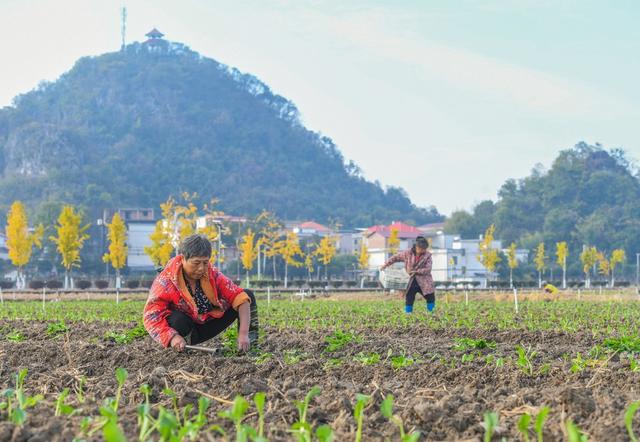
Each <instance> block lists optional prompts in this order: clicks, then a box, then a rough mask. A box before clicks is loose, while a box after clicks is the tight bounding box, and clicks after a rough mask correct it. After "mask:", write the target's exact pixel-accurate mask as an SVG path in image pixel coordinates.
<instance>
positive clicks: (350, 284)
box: [344, 281, 358, 288]
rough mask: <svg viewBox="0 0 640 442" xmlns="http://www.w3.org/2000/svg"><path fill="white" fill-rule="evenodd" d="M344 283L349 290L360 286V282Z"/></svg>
mask: <svg viewBox="0 0 640 442" xmlns="http://www.w3.org/2000/svg"><path fill="white" fill-rule="evenodd" d="M344 283H345V285H346V286H347V287H349V288H353V287H355V286H357V285H358V281H345V282H344Z"/></svg>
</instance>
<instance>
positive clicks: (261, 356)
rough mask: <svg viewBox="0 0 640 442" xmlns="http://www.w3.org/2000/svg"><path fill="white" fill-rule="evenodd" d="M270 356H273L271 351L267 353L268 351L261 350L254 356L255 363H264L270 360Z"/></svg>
mask: <svg viewBox="0 0 640 442" xmlns="http://www.w3.org/2000/svg"><path fill="white" fill-rule="evenodd" d="M271 358H273V353H269V352H266V351H265V352H262V353H260V354H258V356H256V360H255V363H256V364H258V365H261V364H266V363H267V362H269V361H270V360H271Z"/></svg>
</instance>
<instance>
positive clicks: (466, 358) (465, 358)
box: [460, 353, 475, 364]
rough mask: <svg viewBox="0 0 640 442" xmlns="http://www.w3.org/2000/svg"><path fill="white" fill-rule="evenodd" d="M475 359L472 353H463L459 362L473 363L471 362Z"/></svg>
mask: <svg viewBox="0 0 640 442" xmlns="http://www.w3.org/2000/svg"><path fill="white" fill-rule="evenodd" d="M474 359H475V356H474V355H473V353H465V354H463V355H462V357H461V358H460V361H461V362H462V363H463V364H465V363H467V362H473V360H474Z"/></svg>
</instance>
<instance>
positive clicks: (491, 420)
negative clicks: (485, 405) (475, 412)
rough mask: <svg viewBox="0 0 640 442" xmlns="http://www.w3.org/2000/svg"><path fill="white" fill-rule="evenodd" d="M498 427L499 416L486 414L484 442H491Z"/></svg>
mask: <svg viewBox="0 0 640 442" xmlns="http://www.w3.org/2000/svg"><path fill="white" fill-rule="evenodd" d="M497 426H498V414H497V413H495V412H493V411H489V412H487V413H485V414H484V442H491V438H492V437H493V433H494V432H495V430H496V427H497Z"/></svg>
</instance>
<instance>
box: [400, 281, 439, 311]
mask: <svg viewBox="0 0 640 442" xmlns="http://www.w3.org/2000/svg"><path fill="white" fill-rule="evenodd" d="M417 293H420V294H421V295H422V297H423V298H424V299H426V300H427V303H429V304H433V303H434V302H436V294H435V293H427V294H426V295H425V294H424V293H422V289H421V288H420V285H419V284H418V281H416V279H415V278H412V279H411V284H410V285H409V288H408V289H407V292H406V293H405V295H404V300H405V301H404V304H405V305H410V306H413V303H414V302H415V301H416V294H417Z"/></svg>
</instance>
